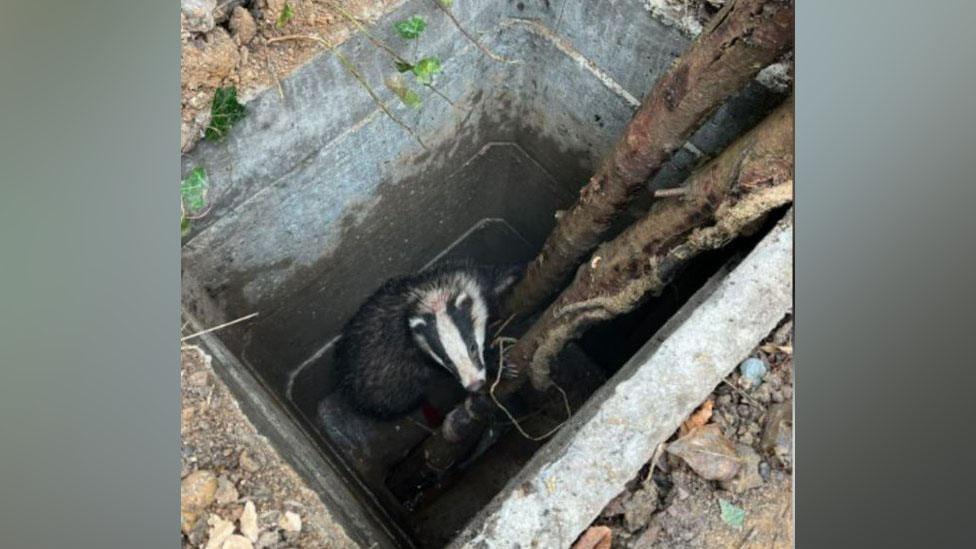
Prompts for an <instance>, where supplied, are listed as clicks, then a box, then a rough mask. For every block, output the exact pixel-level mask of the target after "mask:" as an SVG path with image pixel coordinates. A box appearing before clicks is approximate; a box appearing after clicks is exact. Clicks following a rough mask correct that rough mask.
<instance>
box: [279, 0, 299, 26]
mask: <svg viewBox="0 0 976 549" xmlns="http://www.w3.org/2000/svg"><path fill="white" fill-rule="evenodd" d="M294 17H295V12H294V10H292V9H291V6H290V5H288V2H285V7H283V8H281V13H279V14H278V20H277V21H275V27H276V28H278V29H283V28H285V25H287V24H288V22H289V21H291V20H292V19H293V18H294Z"/></svg>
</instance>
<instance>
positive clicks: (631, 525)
mask: <svg viewBox="0 0 976 549" xmlns="http://www.w3.org/2000/svg"><path fill="white" fill-rule="evenodd" d="M657 501H658V496H657V487H656V485H655V484H654V483H653V482H648V483H645V484H644V486H643V487H642V488H640V489H639V490H637V491H636V492H634V496H633V497H632V498H631V499H630V500H629V501H627V503H625V504H624V528H626V529H627V531H628V532H630V533H634V532H637V531H639V530H641V529H643V528H644V527H645V526H647V521H648V520H649V519H650V518H651V515H652V514H653V513H654V511H655V510H657Z"/></svg>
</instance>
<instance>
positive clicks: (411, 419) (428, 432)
mask: <svg viewBox="0 0 976 549" xmlns="http://www.w3.org/2000/svg"><path fill="white" fill-rule="evenodd" d="M407 421H409V422H410V423H413V424H414V425H416V426H417V427H420V429H421V430H424V431H427V434H428V435H432V434H434V433H435V432H436V431H434V430H433V429H431V428H430V427H428V426H426V425H424V424H423V423H420V422H419V421H417V420H416V419H414V418H412V417H408V418H407Z"/></svg>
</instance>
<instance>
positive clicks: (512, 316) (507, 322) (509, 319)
mask: <svg viewBox="0 0 976 549" xmlns="http://www.w3.org/2000/svg"><path fill="white" fill-rule="evenodd" d="M514 319H515V315H511V316H509V317H508V318H506V319H505V322H502V325H501V326H499V327H498V329H497V330H495V335H493V336H491V340H492V343H491V346H492V347H494V346H495V342H496V341H498V336H500V335H501V334H502V330H504V329H505V328H506V327H508V324H509V322H511V321H512V320H514Z"/></svg>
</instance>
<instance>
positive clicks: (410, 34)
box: [393, 15, 427, 40]
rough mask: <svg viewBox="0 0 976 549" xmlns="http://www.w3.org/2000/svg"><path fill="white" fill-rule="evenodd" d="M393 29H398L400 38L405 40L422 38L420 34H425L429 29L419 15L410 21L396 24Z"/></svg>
mask: <svg viewBox="0 0 976 549" xmlns="http://www.w3.org/2000/svg"><path fill="white" fill-rule="evenodd" d="M393 28H394V29H396V31H397V34H399V35H400V38H403V39H404V40H414V39H416V38H418V37H420V34H421V33H423V32H424V29H426V28H427V21H425V20H424V18H423V17H421V16H419V15H414V16H413V17H411V18H410V19H404V20H403V21H400V22H399V23H395V24H394V25H393Z"/></svg>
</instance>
